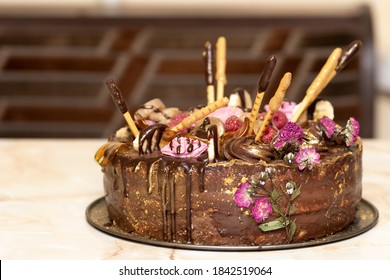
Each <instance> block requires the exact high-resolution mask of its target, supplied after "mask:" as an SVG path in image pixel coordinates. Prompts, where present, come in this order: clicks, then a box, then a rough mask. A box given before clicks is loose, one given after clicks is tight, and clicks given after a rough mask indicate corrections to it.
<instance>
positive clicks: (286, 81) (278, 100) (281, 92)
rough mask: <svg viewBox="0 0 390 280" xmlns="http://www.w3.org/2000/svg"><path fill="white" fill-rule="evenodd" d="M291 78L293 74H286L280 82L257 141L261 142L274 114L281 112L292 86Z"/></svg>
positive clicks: (256, 138) (270, 102)
mask: <svg viewBox="0 0 390 280" xmlns="http://www.w3.org/2000/svg"><path fill="white" fill-rule="evenodd" d="M291 78H292V75H291V73H290V72H287V73H285V74H284V76H283V78H282V79H281V80H280V83H279V87H278V89H277V90H276V92H275V94H274V96H273V97H272V98H271V100H270V101H269V104H268V105H269V111H268V112H267V115H266V116H265V119H264V121H263V123H262V124H261V127H260V130H259V131H258V132H257V135H256V137H255V141H259V140H261V138H262V137H263V134H264V132H265V129H266V127H267V125H268V124H269V123H270V121H271V119H272V116H273V114H274V113H275V112H276V111H277V110H279V108H280V106H281V105H282V102H283V100H284V96H285V94H286V91H287V89H288V87H289V86H290V84H291Z"/></svg>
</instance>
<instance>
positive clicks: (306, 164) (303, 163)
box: [295, 148, 320, 170]
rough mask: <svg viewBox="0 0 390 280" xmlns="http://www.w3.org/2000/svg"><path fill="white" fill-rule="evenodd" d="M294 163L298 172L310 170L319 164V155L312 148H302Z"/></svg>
mask: <svg viewBox="0 0 390 280" xmlns="http://www.w3.org/2000/svg"><path fill="white" fill-rule="evenodd" d="M295 161H296V163H297V164H298V168H299V170H303V169H305V168H308V169H309V170H312V169H313V167H314V166H315V165H317V164H319V163H320V154H319V153H317V152H316V150H315V149H314V148H304V149H302V150H300V151H299V152H298V154H297V155H296V156H295Z"/></svg>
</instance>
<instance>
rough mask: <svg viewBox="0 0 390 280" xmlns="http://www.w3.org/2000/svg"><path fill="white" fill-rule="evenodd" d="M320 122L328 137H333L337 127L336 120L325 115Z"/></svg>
mask: <svg viewBox="0 0 390 280" xmlns="http://www.w3.org/2000/svg"><path fill="white" fill-rule="evenodd" d="M320 124H321V127H322V129H323V131H324V132H325V135H326V137H328V138H329V139H330V138H332V136H333V133H334V131H335V129H336V125H335V123H334V121H333V120H331V119H330V118H328V117H326V116H325V117H323V118H321V119H320Z"/></svg>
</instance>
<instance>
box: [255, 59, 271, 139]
mask: <svg viewBox="0 0 390 280" xmlns="http://www.w3.org/2000/svg"><path fill="white" fill-rule="evenodd" d="M275 65H276V58H275V56H274V55H272V56H270V57H269V58H268V59H267V62H266V63H265V66H264V70H263V73H262V74H261V76H260V80H259V86H258V89H257V94H256V99H255V102H254V103H253V107H252V111H251V114H250V117H249V129H248V135H251V134H252V132H253V127H254V125H255V121H256V117H257V114H258V113H259V110H260V107H261V102H262V101H263V97H264V93H265V91H266V90H267V88H268V86H269V84H270V82H271V77H272V73H273V71H274V69H275Z"/></svg>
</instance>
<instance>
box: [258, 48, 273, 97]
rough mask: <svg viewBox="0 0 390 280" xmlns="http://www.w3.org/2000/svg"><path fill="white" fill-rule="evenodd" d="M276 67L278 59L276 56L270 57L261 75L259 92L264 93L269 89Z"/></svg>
mask: <svg viewBox="0 0 390 280" xmlns="http://www.w3.org/2000/svg"><path fill="white" fill-rule="evenodd" d="M275 65H276V58H275V55H272V56H270V57H269V58H268V59H267V62H266V63H265V66H264V70H263V73H262V74H261V77H260V80H259V87H258V90H257V92H264V91H266V89H267V88H268V86H269V84H270V82H271V77H272V73H273V71H274V69H275Z"/></svg>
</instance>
